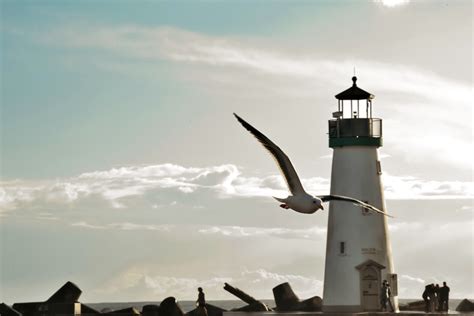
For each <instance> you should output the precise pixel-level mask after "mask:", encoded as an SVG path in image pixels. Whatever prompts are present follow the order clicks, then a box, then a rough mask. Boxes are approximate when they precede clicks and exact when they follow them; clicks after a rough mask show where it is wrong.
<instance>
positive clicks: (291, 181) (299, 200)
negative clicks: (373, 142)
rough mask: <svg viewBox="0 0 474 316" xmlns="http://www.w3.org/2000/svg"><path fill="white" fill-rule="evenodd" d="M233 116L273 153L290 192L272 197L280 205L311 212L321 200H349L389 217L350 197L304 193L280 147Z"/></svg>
mask: <svg viewBox="0 0 474 316" xmlns="http://www.w3.org/2000/svg"><path fill="white" fill-rule="evenodd" d="M234 116H235V117H236V118H237V120H238V121H239V122H240V124H242V126H243V127H245V129H247V130H248V131H249V132H250V133H252V135H254V136H255V137H256V138H257V140H258V141H259V142H260V143H261V144H262V145H263V146H264V147H265V148H266V149H267V150H268V151H269V152H270V153H271V154H272V155H273V158H275V160H276V161H277V163H278V166H279V167H280V170H281V172H282V173H283V176H284V177H285V180H286V183H287V185H288V189H289V190H290V192H291V194H292V195H289V196H288V197H287V198H277V197H274V198H275V199H276V200H277V201H279V202H281V203H282V204H280V207H282V208H285V209H292V210H294V211H296V212H298V213H304V214H313V213H315V212H316V211H318V210H324V208H323V205H322V204H323V202H328V201H334V200H336V201H346V202H351V203H354V204H356V205H358V206H361V207H363V208H365V209H368V210H371V211H373V212H376V213H379V214H382V215H386V216H389V217H391V216H390V215H388V214H386V213H385V212H383V211H381V210H379V209H378V208H376V207H374V206H372V205H370V204H367V203H365V202H362V201H360V200H357V199H354V198H351V197H347V196H341V195H334V194H332V195H318V196H312V195H310V194H308V193H306V191H305V190H304V188H303V186H302V184H301V181H300V179H299V177H298V174H297V173H296V170H295V168H294V167H293V164H292V163H291V161H290V159H289V158H288V156H287V155H286V154H285V153H284V152H283V151H282V150H281V149H280V147H278V146H277V145H276V144H275V143H273V142H272V141H271V140H270V139H268V137H266V136H265V135H264V134H262V133H261V132H260V131H259V130H257V129H256V128H255V127H253V126H252V125H250V124H249V123H247V122H246V121H245V120H244V119H242V118H241V117H239V116H238V115H237V114H235V113H234Z"/></svg>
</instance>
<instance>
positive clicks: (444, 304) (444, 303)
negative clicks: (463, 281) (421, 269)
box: [439, 282, 449, 312]
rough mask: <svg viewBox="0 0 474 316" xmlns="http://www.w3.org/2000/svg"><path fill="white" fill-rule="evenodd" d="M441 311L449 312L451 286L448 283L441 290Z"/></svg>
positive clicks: (444, 283)
mask: <svg viewBox="0 0 474 316" xmlns="http://www.w3.org/2000/svg"><path fill="white" fill-rule="evenodd" d="M439 310H440V311H444V312H447V311H448V310H449V286H447V285H446V282H443V286H442V287H440V288H439Z"/></svg>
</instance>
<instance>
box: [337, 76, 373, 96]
mask: <svg viewBox="0 0 474 316" xmlns="http://www.w3.org/2000/svg"><path fill="white" fill-rule="evenodd" d="M356 81H357V77H355V76H354V77H352V82H353V84H352V87H350V88H349V89H346V90H344V91H342V92H341V93H339V94H336V96H335V97H336V99H338V100H372V99H373V98H374V97H375V96H374V95H373V94H372V93H369V92H367V91H365V90H362V89H361V88H359V87H358V86H357V84H356Z"/></svg>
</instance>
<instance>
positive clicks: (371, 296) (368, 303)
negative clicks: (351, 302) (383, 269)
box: [360, 266, 380, 311]
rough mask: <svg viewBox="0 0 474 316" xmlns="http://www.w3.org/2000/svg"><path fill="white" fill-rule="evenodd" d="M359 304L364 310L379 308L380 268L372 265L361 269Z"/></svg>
mask: <svg viewBox="0 0 474 316" xmlns="http://www.w3.org/2000/svg"><path fill="white" fill-rule="evenodd" d="M360 276H361V304H362V309H363V310H364V311H376V310H379V309H380V303H379V301H380V300H379V292H380V270H379V269H377V268H376V267H374V266H366V267H365V268H364V269H362V270H361V275H360Z"/></svg>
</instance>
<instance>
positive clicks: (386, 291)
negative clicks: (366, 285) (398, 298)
mask: <svg viewBox="0 0 474 316" xmlns="http://www.w3.org/2000/svg"><path fill="white" fill-rule="evenodd" d="M391 295H392V292H391V290H390V284H388V282H387V280H383V282H382V288H381V289H380V305H381V307H382V311H384V312H386V311H388V310H387V305H388V307H390V309H389V311H391V312H393V306H392V302H391V301H390V296H391Z"/></svg>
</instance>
